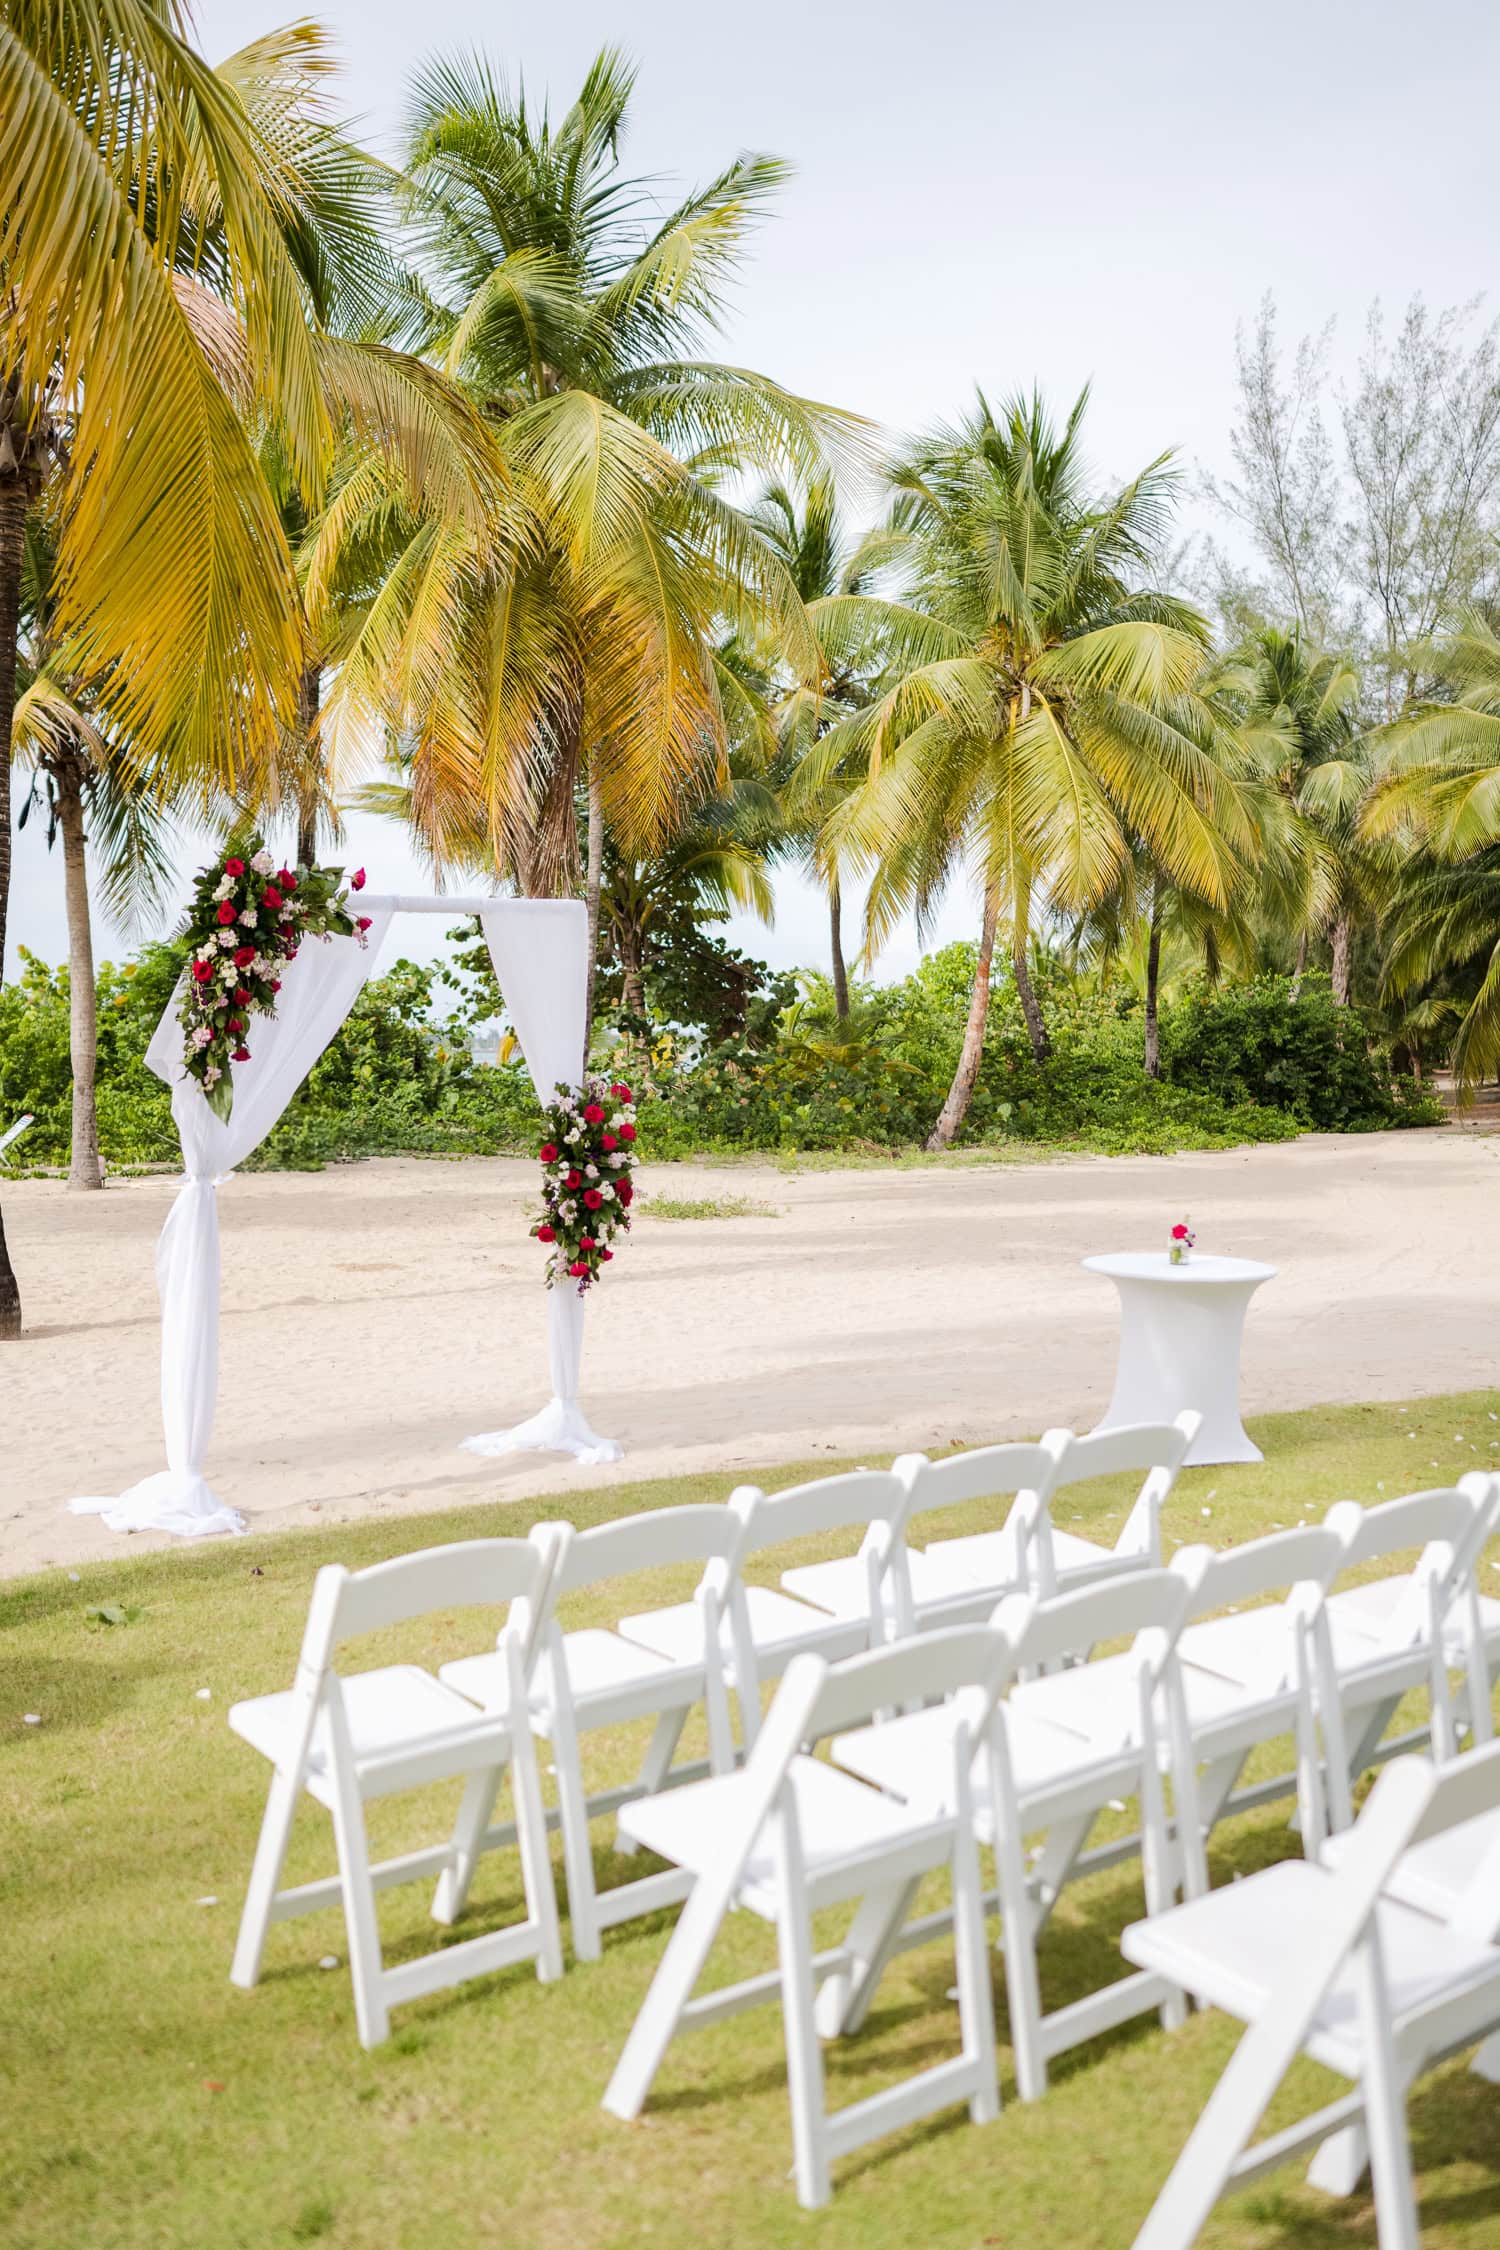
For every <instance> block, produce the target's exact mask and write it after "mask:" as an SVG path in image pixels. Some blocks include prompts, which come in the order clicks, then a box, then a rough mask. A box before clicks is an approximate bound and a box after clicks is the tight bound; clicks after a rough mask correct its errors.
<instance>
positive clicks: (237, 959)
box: [229, 945, 255, 969]
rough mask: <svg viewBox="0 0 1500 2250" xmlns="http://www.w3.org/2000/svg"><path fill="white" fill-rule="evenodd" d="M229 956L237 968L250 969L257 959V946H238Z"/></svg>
mask: <svg viewBox="0 0 1500 2250" xmlns="http://www.w3.org/2000/svg"><path fill="white" fill-rule="evenodd" d="M229 958H230V960H231V961H233V963H234V965H235V967H236V968H237V969H248V968H249V966H250V964H251V962H252V961H253V960H254V959H255V948H254V946H253V945H239V946H236V947H235V949H234V951H233V953H231V955H230V956H229Z"/></svg>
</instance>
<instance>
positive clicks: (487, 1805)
mask: <svg viewBox="0 0 1500 2250" xmlns="http://www.w3.org/2000/svg"><path fill="white" fill-rule="evenodd" d="M499 1788H500V1768H499V1767H498V1766H488V1767H486V1768H485V1769H484V1770H483V1771H482V1772H479V1773H471V1774H470V1776H469V1778H468V1781H467V1782H466V1783H465V1785H464V1794H463V1802H462V1803H461V1804H460V1806H459V1808H458V1819H457V1820H456V1821H455V1822H454V1824H453V1841H452V1844H451V1846H450V1849H451V1851H452V1853H453V1857H452V1860H451V1861H450V1863H449V1864H448V1866H446V1867H445V1868H444V1869H443V1872H442V1874H441V1875H440V1876H439V1877H438V1885H437V1890H436V1891H435V1892H434V1894H433V1900H432V1919H433V1920H434V1922H456V1921H457V1920H458V1917H459V1915H460V1914H462V1912H463V1910H464V1906H465V1904H466V1903H467V1900H468V1896H469V1886H470V1884H471V1883H472V1882H473V1880H474V1870H475V1868H476V1866H477V1865H478V1863H479V1852H480V1847H481V1845H482V1843H483V1841H484V1834H485V1830H486V1829H487V1828H488V1827H489V1824H490V1815H491V1813H492V1812H493V1811H494V1809H495V1798H496V1795H497V1794H498V1792H499Z"/></svg>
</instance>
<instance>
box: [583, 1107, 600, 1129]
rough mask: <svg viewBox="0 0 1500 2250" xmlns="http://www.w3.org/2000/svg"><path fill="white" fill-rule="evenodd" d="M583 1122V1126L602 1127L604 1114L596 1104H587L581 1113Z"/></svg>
mask: <svg viewBox="0 0 1500 2250" xmlns="http://www.w3.org/2000/svg"><path fill="white" fill-rule="evenodd" d="M583 1122H584V1123H585V1125H602V1124H603V1123H604V1112H603V1110H602V1109H601V1108H600V1107H599V1104H598V1103H597V1102H590V1103H589V1105H588V1107H587V1109H586V1110H585V1111H584V1113H583Z"/></svg>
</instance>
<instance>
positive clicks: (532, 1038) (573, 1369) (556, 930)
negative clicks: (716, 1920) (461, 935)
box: [463, 899, 620, 1462]
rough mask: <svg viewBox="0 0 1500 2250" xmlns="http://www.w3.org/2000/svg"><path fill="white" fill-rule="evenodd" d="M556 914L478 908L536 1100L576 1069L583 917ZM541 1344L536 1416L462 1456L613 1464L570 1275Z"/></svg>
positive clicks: (583, 985) (475, 1441) (471, 1441)
mask: <svg viewBox="0 0 1500 2250" xmlns="http://www.w3.org/2000/svg"><path fill="white" fill-rule="evenodd" d="M567 904H568V912H567V918H566V920H565V921H559V919H558V906H557V902H556V901H554V900H552V899H508V900H505V901H499V900H497V901H496V903H495V905H494V906H493V907H488V908H486V909H485V910H484V911H483V912H482V913H481V914H480V917H479V919H480V923H481V925H482V927H483V930H484V936H485V943H486V944H487V945H488V947H489V949H490V959H491V961H493V963H494V965H495V975H496V977H497V978H498V979H499V983H500V990H501V991H502V992H503V993H504V995H505V1004H506V1006H507V1008H508V1009H509V1010H510V1018H511V1022H512V1023H513V1024H514V1025H515V1027H516V1037H517V1039H518V1040H519V1041H520V1043H521V1052H522V1054H523V1055H524V1056H525V1057H526V1068H527V1070H528V1071H529V1072H530V1073H531V1083H532V1085H533V1086H534V1087H535V1088H536V1091H537V1099H538V1100H539V1101H541V1102H543V1103H546V1102H549V1101H550V1100H551V1099H552V1096H553V1094H554V1093H555V1091H556V1089H557V1088H558V1086H560V1085H562V1086H574V1085H576V1084H577V1083H578V1079H579V1076H580V1074H581V1072H582V1070H583V1058H584V1038H585V1023H584V1011H585V1007H586V1004H587V997H588V944H589V932H588V916H587V914H586V913H585V911H584V909H583V908H582V907H581V906H579V905H577V904H576V903H574V902H571V901H570V902H567ZM547 1345H548V1358H549V1361H550V1363H551V1372H552V1396H551V1398H550V1399H549V1400H548V1402H547V1404H546V1405H545V1406H544V1407H543V1408H542V1410H541V1412H540V1414H533V1415H532V1416H531V1417H530V1419H529V1420H527V1421H525V1422H518V1423H517V1424H516V1426H515V1427H514V1428H513V1429H509V1430H486V1431H483V1432H482V1433H481V1434H480V1435H479V1436H478V1437H471V1438H465V1439H464V1441H463V1442H464V1449H465V1451H466V1452H469V1453H480V1454H484V1455H486V1456H494V1455H496V1454H502V1453H571V1454H572V1455H573V1456H574V1458H575V1459H576V1460H578V1461H583V1462H598V1461H618V1460H619V1458H620V1448H619V1446H618V1445H616V1443H615V1442H614V1440H613V1438H602V1437H600V1436H599V1434H598V1432H597V1431H596V1430H594V1429H592V1428H590V1426H589V1422H588V1418H587V1416H586V1415H585V1414H584V1411H583V1409H582V1407H581V1406H580V1405H579V1403H578V1374H579V1368H580V1366H581V1364H582V1360H583V1299H582V1298H581V1297H580V1296H579V1294H578V1291H577V1290H576V1289H575V1288H574V1287H573V1286H572V1284H571V1283H570V1282H566V1281H564V1282H562V1283H560V1284H559V1285H558V1286H557V1287H556V1288H555V1289H549V1290H548V1292H547Z"/></svg>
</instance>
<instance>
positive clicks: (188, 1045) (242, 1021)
mask: <svg viewBox="0 0 1500 2250" xmlns="http://www.w3.org/2000/svg"><path fill="white" fill-rule="evenodd" d="M343 874H344V871H343V869H342V868H341V867H299V868H297V869H296V870H295V872H294V871H293V870H292V869H291V868H289V867H278V866H277V864H276V861H275V860H274V859H273V858H272V857H271V854H270V853H269V852H268V851H267V850H266V848H265V846H264V844H263V843H262V841H261V839H260V837H259V836H251V837H249V838H247V839H245V840H244V841H243V842H241V843H239V844H237V846H236V847H235V848H234V849H232V850H231V851H230V853H229V855H228V857H227V858H226V859H223V860H221V861H217V862H216V863H215V864H214V865H213V866H211V867H205V868H204V870H203V872H202V874H201V875H200V876H199V877H198V881H197V884H196V885H195V887H194V891H193V903H192V906H191V907H190V909H189V911H188V922H187V938H188V944H189V947H190V949H191V950H190V952H189V955H188V975H187V978H186V981H185V983H184V986H183V994H182V1006H181V1008H180V1009H179V1011H178V1017H179V1021H180V1022H181V1024H182V1028H183V1031H184V1033H185V1034H186V1037H185V1039H184V1042H183V1054H182V1061H183V1067H184V1069H185V1070H187V1071H188V1073H189V1074H190V1075H191V1076H192V1077H194V1078H196V1079H197V1081H198V1083H199V1085H200V1086H201V1087H202V1088H203V1092H204V1096H205V1098H206V1100H207V1102H208V1106H209V1108H210V1109H211V1110H212V1111H213V1112H214V1115H215V1116H216V1117H221V1118H222V1119H223V1120H224V1122H225V1123H226V1124H227V1123H228V1122H229V1118H230V1114H231V1112H232V1111H233V1108H234V1081H233V1077H232V1066H233V1065H234V1064H235V1063H245V1062H248V1061H249V1060H250V1049H249V1047H248V1046H247V1045H246V1044H245V1042H246V1039H247V1038H248V1036H249V1027H250V1018H251V1017H252V1016H256V1015H258V1016H274V1015H275V1013H276V995H277V993H278V992H279V991H280V990H281V973H282V970H283V969H284V968H285V967H286V965H287V963H288V962H289V961H295V960H296V958H297V952H298V948H299V947H300V946H301V944H302V941H303V940H304V938H310V937H320V938H324V939H328V938H333V937H354V938H357V939H358V940H359V942H360V944H361V945H364V944H366V943H367V942H368V941H367V939H366V937H365V932H366V931H367V930H368V929H369V927H370V917H369V915H368V914H353V913H351V912H350V909H349V891H348V890H345V889H344V888H343ZM364 883H365V871H364V869H363V868H362V867H361V868H359V869H357V870H356V872H355V873H354V874H353V875H351V876H350V878H349V890H355V891H359V890H363V889H364Z"/></svg>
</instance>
